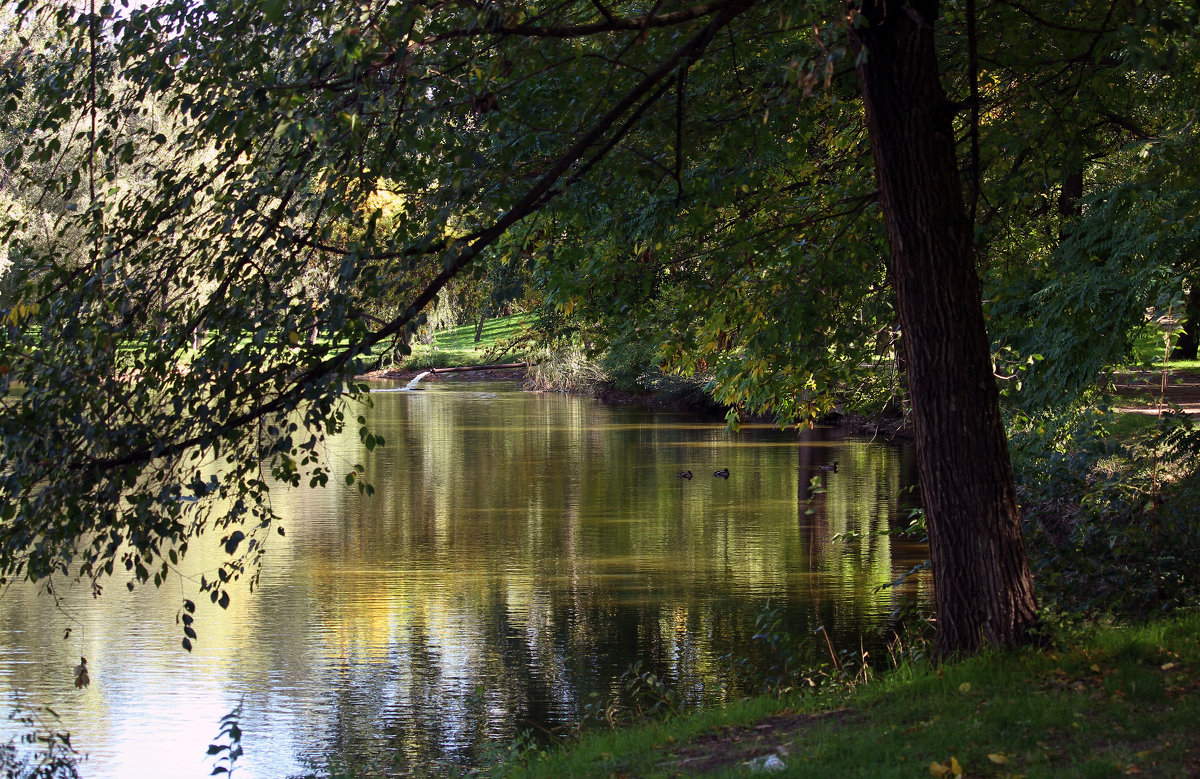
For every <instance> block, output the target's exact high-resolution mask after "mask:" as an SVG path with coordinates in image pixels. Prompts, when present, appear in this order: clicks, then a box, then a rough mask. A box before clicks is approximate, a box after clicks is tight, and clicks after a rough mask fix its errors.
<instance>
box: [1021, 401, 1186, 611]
mask: <svg viewBox="0 0 1200 779" xmlns="http://www.w3.org/2000/svg"><path fill="white" fill-rule="evenodd" d="M1118 423H1119V420H1118V418H1117V417H1116V416H1115V415H1112V414H1108V413H1104V412H1094V411H1093V412H1081V413H1077V414H1075V415H1068V416H1064V417H1062V418H1059V419H1057V420H1055V419H1047V420H1043V421H1042V422H1041V423H1040V424H1037V423H1031V422H1029V421H1026V424H1025V429H1024V430H1023V431H1022V432H1019V433H1016V434H1014V436H1013V438H1012V441H1013V453H1014V463H1015V465H1016V467H1017V477H1018V494H1019V497H1020V501H1021V504H1022V507H1023V509H1024V512H1025V522H1024V527H1025V533H1026V537H1027V539H1028V542H1029V549H1030V562H1031V565H1032V566H1033V568H1034V574H1035V576H1036V580H1037V584H1038V589H1039V592H1040V595H1041V597H1042V599H1043V600H1044V601H1047V605H1049V606H1051V607H1056V608H1058V609H1061V610H1062V611H1064V612H1067V613H1070V614H1077V615H1084V616H1095V615H1098V614H1114V615H1123V616H1137V615H1149V614H1151V613H1153V612H1154V611H1161V610H1167V609H1171V608H1174V607H1177V606H1181V605H1185V604H1194V603H1196V602H1197V598H1198V596H1200V581H1198V578H1197V576H1196V573H1197V565H1196V560H1200V521H1198V518H1197V508H1196V507H1197V506H1198V505H1200V470H1198V468H1197V460H1196V455H1197V453H1200V432H1198V431H1197V429H1196V427H1195V425H1194V423H1193V422H1192V421H1191V420H1190V419H1188V418H1187V417H1186V416H1184V415H1182V414H1167V415H1163V416H1162V417H1160V418H1159V420H1158V423H1157V424H1155V425H1153V426H1150V427H1148V428H1146V429H1144V430H1142V431H1140V432H1133V433H1129V434H1125V435H1122V436H1121V437H1120V438H1117V437H1114V436H1112V435H1111V433H1112V430H1113V427H1114V426H1115V425H1117V424H1118Z"/></svg>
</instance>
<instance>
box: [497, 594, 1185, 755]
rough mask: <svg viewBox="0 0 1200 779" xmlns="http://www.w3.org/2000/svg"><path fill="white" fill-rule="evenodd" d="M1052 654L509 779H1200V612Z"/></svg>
mask: <svg viewBox="0 0 1200 779" xmlns="http://www.w3.org/2000/svg"><path fill="white" fill-rule="evenodd" d="M1073 643H1075V645H1074V646H1071V647H1068V648H1062V649H1056V650H1053V651H1032V650H1030V651H1022V652H1011V653H991V654H984V655H980V656H977V657H974V658H971V659H968V660H965V661H962V662H957V663H951V664H946V665H943V666H941V667H940V668H936V669H934V668H929V667H926V666H922V667H915V666H913V667H906V668H902V669H901V670H898V671H894V672H892V673H891V674H888V675H886V676H884V677H883V678H882V679H880V680H877V681H874V682H871V683H869V684H867V685H864V686H862V687H860V688H859V689H858V690H856V691H854V692H851V693H848V694H846V695H844V696H842V697H837V698H826V699H822V700H816V701H814V700H805V699H793V700H774V699H769V698H759V699H755V700H752V701H749V702H746V703H742V704H739V705H736V706H731V707H728V708H725V709H721V710H719V711H711V712H704V713H701V714H698V715H696V716H690V717H680V718H676V719H672V720H668V721H662V722H657V723H652V724H648V725H643V726H638V727H632V728H628V729H622V730H616V731H611V732H604V733H600V734H596V735H592V736H586V737H585V738H584V739H583V740H582V741H581V742H579V743H578V744H574V745H570V746H567V747H565V748H563V749H556V750H552V751H551V752H550V753H549V754H547V755H544V756H542V757H540V758H539V759H535V760H531V761H528V762H526V763H525V764H524V765H509V766H507V767H502V769H501V770H500V771H499V772H500V773H503V774H504V775H511V776H529V777H555V778H557V777H564V776H630V777H632V776H639V777H640V776H645V777H650V776H678V775H683V776H692V775H700V774H707V775H713V776H746V775H750V774H751V771H750V769H749V768H748V767H747V766H746V763H747V762H748V761H749V760H751V759H753V758H755V757H763V756H766V755H770V754H772V753H774V754H777V755H780V756H781V759H782V760H783V761H784V763H785V764H786V766H787V768H786V770H784V771H780V772H778V773H773V774H771V775H774V776H804V777H838V779H842V778H843V777H906V778H907V779H911V778H912V777H922V776H929V775H930V773H931V771H930V766H931V764H932V763H934V762H937V763H939V764H942V765H943V766H947V765H949V764H950V761H951V758H952V757H953V758H954V759H955V760H956V761H957V762H958V763H959V764H960V765H961V767H962V769H963V771H964V774H963V775H965V776H971V777H1017V776H1029V777H1038V776H1053V777H1119V776H1124V775H1126V774H1132V773H1141V774H1144V775H1149V776H1181V777H1182V776H1194V775H1197V774H1198V773H1200V735H1198V733H1197V730H1196V724H1195V723H1196V722H1198V721H1200V719H1198V718H1200V617H1197V616H1190V617H1186V618H1184V617H1181V618H1179V619H1177V620H1175V621H1170V620H1166V621H1161V622H1158V623H1155V624H1152V625H1149V626H1144V627H1139V628H1115V627H1107V628H1102V629H1094V630H1093V631H1092V632H1090V633H1089V634H1088V635H1086V636H1083V637H1076V638H1075V641H1073Z"/></svg>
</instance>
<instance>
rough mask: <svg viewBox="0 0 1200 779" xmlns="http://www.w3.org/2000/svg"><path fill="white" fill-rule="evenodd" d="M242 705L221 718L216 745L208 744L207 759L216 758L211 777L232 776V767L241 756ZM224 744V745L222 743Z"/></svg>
mask: <svg viewBox="0 0 1200 779" xmlns="http://www.w3.org/2000/svg"><path fill="white" fill-rule="evenodd" d="M241 720H242V704H241V703H239V704H238V705H237V706H234V707H233V709H231V710H230V711H229V713H228V714H226V715H225V716H223V717H221V729H220V731H219V733H218V734H217V743H215V744H209V746H208V755H209V757H215V756H218V755H219V757H216V765H214V766H213V770H212V774H211V775H212V776H217V775H218V774H224V775H226V776H233V768H234V765H236V764H237V761H238V758H240V757H241V756H242V726H241ZM222 742H224V743H222Z"/></svg>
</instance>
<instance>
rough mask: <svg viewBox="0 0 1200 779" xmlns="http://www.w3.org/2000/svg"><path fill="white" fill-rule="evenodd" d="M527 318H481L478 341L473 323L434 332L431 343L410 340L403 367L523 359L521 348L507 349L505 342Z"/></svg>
mask: <svg viewBox="0 0 1200 779" xmlns="http://www.w3.org/2000/svg"><path fill="white" fill-rule="evenodd" d="M529 321H530V317H529V314H514V315H512V316H506V317H500V318H498V319H489V320H488V321H486V322H484V325H483V336H482V338H481V339H480V341H479V343H475V325H473V324H471V325H462V326H461V327H455V328H452V329H450V330H443V331H441V332H439V333H435V334H434V337H433V342H432V343H429V344H413V347H412V350H413V351H412V354H411V355H410V356H409V357H408V358H407V359H405V361H404V364H403V366H402V367H403V368H404V369H406V370H424V369H426V368H452V367H459V366H464V365H486V364H487V363H493V362H516V361H519V360H522V359H524V358H525V356H526V355H525V351H524V350H522V349H516V350H510V349H509V348H508V347H506V346H505V345H506V343H507V342H509V341H511V340H512V339H513V338H514V337H516V336H518V335H520V333H521V331H522V329H523V328H524V327H525V326H526V325H527V324H528V323H529Z"/></svg>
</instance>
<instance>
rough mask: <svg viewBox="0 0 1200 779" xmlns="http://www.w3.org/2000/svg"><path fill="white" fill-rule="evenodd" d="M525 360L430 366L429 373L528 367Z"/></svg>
mask: <svg viewBox="0 0 1200 779" xmlns="http://www.w3.org/2000/svg"><path fill="white" fill-rule="evenodd" d="M528 367H529V363H527V362H506V363H498V364H494V365H461V366H459V367H457V368H430V369H429V372H430V373H434V374H437V373H461V372H463V371H498V370H503V369H505V368H528Z"/></svg>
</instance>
